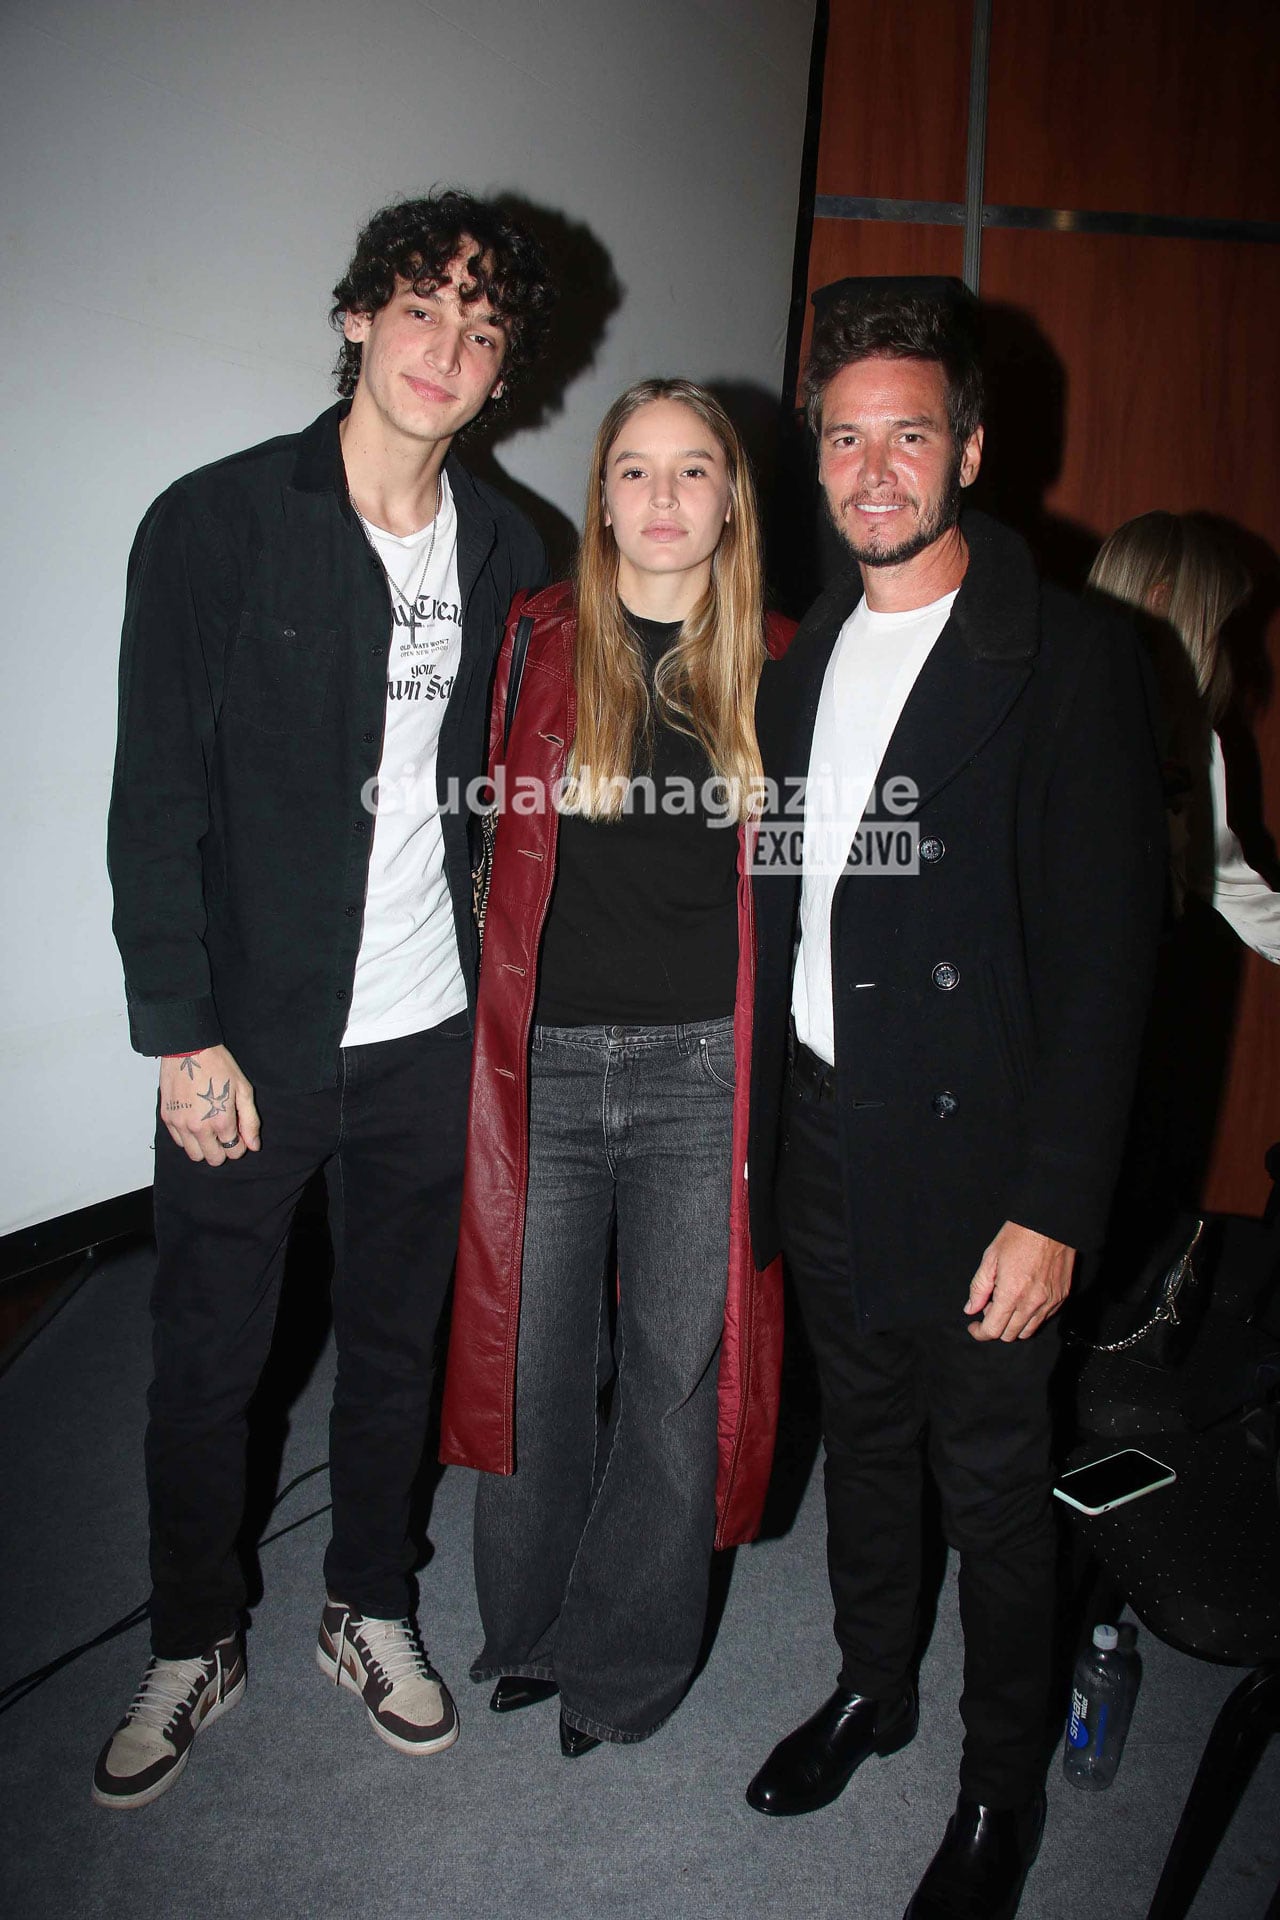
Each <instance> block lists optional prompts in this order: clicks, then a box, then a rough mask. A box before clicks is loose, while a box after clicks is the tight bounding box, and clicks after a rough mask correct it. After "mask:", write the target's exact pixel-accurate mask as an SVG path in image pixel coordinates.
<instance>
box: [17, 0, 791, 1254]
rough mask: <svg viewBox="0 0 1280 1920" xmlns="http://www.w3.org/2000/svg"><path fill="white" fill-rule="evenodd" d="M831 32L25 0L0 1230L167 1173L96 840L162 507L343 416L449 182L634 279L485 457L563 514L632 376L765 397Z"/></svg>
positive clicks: (787, 17)
mask: <svg viewBox="0 0 1280 1920" xmlns="http://www.w3.org/2000/svg"><path fill="white" fill-rule="evenodd" d="M812 22H813V0H465V4H463V0H438V3H437V4H435V5H430V6H428V5H424V4H420V3H419V4H413V0H361V4H359V5H352V4H339V0H220V3H219V4H214V3H213V0H61V3H60V0H41V3H40V4H38V5H37V4H31V5H27V6H22V5H21V4H18V0H10V4H9V5H8V6H7V7H6V8H5V9H4V14H3V22H2V24H0V75H2V76H3V78H2V79H0V176H2V177H3V179H4V182H5V190H6V191H5V197H6V213H5V218H4V221H3V224H2V225H0V263H2V264H0V272H2V275H3V279H2V282H0V284H2V286H3V294H4V312H5V316H6V319H7V322H8V325H7V329H6V332H7V343H6V348H5V352H4V354H3V355H2V356H0V420H2V421H3V431H4V440H5V443H6V451H7V454H8V456H9V458H8V461H7V482H6V492H5V505H4V511H3V514H0V581H2V582H3V587H2V589H0V660H2V664H3V672H2V677H0V687H2V688H3V695H4V698H3V705H2V707H0V820H2V821H3V836H2V838H3V845H2V847H0V912H2V915H3V921H2V930H0V989H2V998H0V1115H2V1119H0V1234H2V1233H6V1232H11V1231H14V1230H16V1229H18V1228H21V1227H25V1226H29V1225H32V1224H33V1223H35V1222H38V1221H41V1220H46V1219H51V1218H54V1217H56V1216H57V1215H59V1214H62V1213H64V1212H67V1211H69V1210H71V1209H72V1208H75V1207H81V1206H87V1205H90V1204H91V1203H93V1202H95V1201H98V1200H103V1199H107V1198H110V1197H111V1196H113V1195H115V1194H118V1193H124V1192H128V1191H129V1190H131V1189H132V1188H135V1187H139V1186H145V1185H146V1184H148V1182H149V1181H150V1178H151V1149H150V1139H151V1131H152V1124H153V1120H152V1116H153V1111H154V1106H153V1103H154V1096H155V1066H154V1063H153V1062H150V1061H146V1060H142V1059H140V1058H139V1057H138V1056H137V1055H135V1054H133V1053H131V1051H130V1048H129V1043H128V1038H127V1032H126V1026H125V1017H124V992H123V986H122V982H121V977H120V965H119V960H118V957H117V955H116V950H115V947H114V944H113V942H112V939H111V932H110V925H109V921H110V897H109V891H108V887H107V881H106V874H105V870H104V865H103V850H102V849H103V822H104V817H105V811H106V802H107V792H108V786H109V781H110V771H111V756H112V748H113V738H114V729H115V664H116V647H117V638H118V632H119V620H120V609H121V602H122V597H123V582H124V565H125V558H126V555H127V553H128V549H129V544H130V541H131V538H132V535H133V530H134V528H135V526H136V524H137V522H138V520H139V519H140V517H141V515H142V513H143V511H144V509H145V507H146V506H147V504H148V502H149V501H150V500H151V499H152V498H153V497H154V495H155V494H156V493H158V492H159V491H160V489H161V488H162V487H164V486H165V485H166V484H167V483H168V482H169V481H170V480H171V479H173V478H175V477H176V476H177V475H178V474H180V473H182V472H185V471H186V470H187V469H189V468H191V467H194V466H198V465H200V464H202V463H203V462H205V461H207V460H210V459H214V458H216V457H217V456H218V455H220V454H222V453H226V452H230V451H231V450H232V449H234V448H236V447H238V446H246V445H250V444H252V443H253V442H254V441H257V440H261V439H265V438H266V437H267V436H268V435H270V434H273V433H279V432H284V431H289V430H292V429H294V428H296V427H299V426H301V425H303V424H304V423H305V422H306V421H307V420H309V419H310V418H312V417H313V415H314V414H316V413H318V412H319V411H320V409H321V408H322V407H323V406H325V405H326V404H327V403H328V401H329V400H330V399H331V397H332V395H331V391H330V387H329V377H328V371H329V368H330V366H331V364H332V359H333V354H334V340H333V337H332V335H331V334H330V333H329V330H328V327H327V325H326V320H325V314H326V309H327V296H328V290H329V288H330V287H331V286H332V285H333V283H334V281H335V280H336V279H337V278H338V276H339V274H340V272H341V271H342V269H343V267H344V265H345V263H346V257H347V253H348V250H349V247H350V244H351V241H352V240H353V238H354V235H355V232H356V230H357V228H358V226H359V224H360V222H361V221H362V219H363V218H364V216H365V215H366V214H367V213H368V212H369V211H371V210H372V208H374V207H375V206H378V205H380V204H381V203H382V202H383V201H385V200H387V199H390V198H392V197H393V196H395V195H397V194H400V193H411V192H421V191H423V190H424V189H425V188H426V187H428V186H430V185H431V184H433V183H436V182H440V183H445V182H449V183H454V184H458V185H462V186H465V187H468V188H470V189H471V190H473V191H480V192H486V191H502V190H507V191H515V192H519V193H521V194H523V195H524V196H526V197H527V198H528V199H530V200H532V201H534V202H538V203H541V204H544V205H547V206H550V207H554V208H557V209H559V210H560V211H562V212H563V214H564V215H565V216H566V217H567V218H568V219H570V220H572V221H574V222H580V223H583V224H585V226H587V227H588V228H589V229H590V230H591V231H592V232H593V233H594V234H595V236H596V238H597V239H598V240H599V241H600V242H601V243H602V245H603V246H604V247H605V248H606V249H607V251H608V253H609V254H610V255H611V257H612V260H613V265H614V271H615V272H616V274H617V277H618V279H619V281H620V282H621V283H622V288H623V298H622V302H621V304H620V306H619V307H618V308H617V310H616V312H615V314H614V316H613V318H612V320H611V322H610V324H609V328H608V332H607V335H606V337H605V339H604V341H603V344H602V346H601V347H600V350H599V352H598V354H597V357H596V360H595V363H594V365H592V366H591V367H590V368H589V370H587V371H586V372H584V373H582V374H581V375H580V376H579V377H578V378H577V379H576V380H575V382H574V383H573V385H572V386H571V388H570V390H569V392H568V393H567V395H566V398H565V404H564V408H563V411H562V412H561V413H560V414H559V415H558V416H557V417H556V418H554V419H553V420H551V421H550V422H549V423H547V424H545V425H544V426H543V427H542V428H541V429H540V430H538V431H534V432H526V433H522V434H519V435H518V436H516V437H515V438H514V439H508V440H506V441H505V442H503V443H502V444H501V445H500V446H499V447H498V449H497V458H498V460H499V461H500V463H501V464H502V465H503V466H504V467H505V468H506V469H507V470H508V471H509V472H510V473H511V475H512V476H513V477H515V478H517V479H518V480H520V481H522V482H524V484H525V485H527V486H528V487H531V488H533V489H535V490H536V491H537V492H538V493H540V494H541V495H543V496H544V497H545V498H546V499H548V500H550V501H551V502H553V503H554V504H556V505H557V506H559V507H560V508H561V509H562V510H563V511H564V512H565V513H567V514H569V515H570V516H571V517H572V518H573V519H574V520H575V521H576V520H577V518H578V510H579V495H580V491H581V484H582V476H583V468H584V462H585V458H586V454H587V451H588V448H589V444H590V440H591V436H592V434H593V432H594V430H595V426H596V423H597V421H598V419H599V417H600V415H601V413H602V412H603V410H604V408H605V406H606V405H607V404H608V402H609V400H610V399H612V397H613V395H614V394H615V393H616V392H617V391H618V390H619V389H620V388H621V387H623V386H625V385H627V384H628V383H629V382H630V381H631V380H633V379H636V378H638V377H640V376H641V375H643V374H646V373H651V372H658V371H664V372H679V373H685V374H689V375H691V376H693V377H694V378H698V379H706V380H714V381H724V380H731V381H742V382H751V383H755V384H757V385H758V386H760V387H762V388H765V389H768V390H769V391H770V392H775V393H776V391H777V389H778V386H779V382H780V376H781V366H782V353H783V345H784V336H785V329H786V319H787V300H788V292H789V280H790V270H791V253H792V244H793V239H794V228H795V212H796V195H797V187H798V179H799V164H800V148H801V140H802V137H803V131H804V110H805V89H806V83H807V74H808V54H809V39H810V34H811V30H812ZM573 300H574V295H573V291H572V289H569V290H567V301H568V303H569V304H572V303H573Z"/></svg>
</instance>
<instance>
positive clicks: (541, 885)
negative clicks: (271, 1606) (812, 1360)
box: [440, 585, 794, 1547]
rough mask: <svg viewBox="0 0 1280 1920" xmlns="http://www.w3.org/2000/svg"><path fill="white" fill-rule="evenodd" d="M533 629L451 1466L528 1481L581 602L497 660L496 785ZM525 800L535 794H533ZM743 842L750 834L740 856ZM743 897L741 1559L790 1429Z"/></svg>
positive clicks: (481, 1081) (482, 1050)
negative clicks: (523, 1412) (752, 1196)
mask: <svg viewBox="0 0 1280 1920" xmlns="http://www.w3.org/2000/svg"><path fill="white" fill-rule="evenodd" d="M525 613H528V614H532V615H533V616H534V627H533V631H532V634H531V636H530V640H529V651H528V656H527V659H526V662H525V669H524V677H523V679H522V681H521V683H520V687H519V692H518V699H517V704H516V711H515V717H514V721H513V724H512V728H511V739H510V742H509V746H508V751H507V756H506V783H507V786H506V810H505V811H504V812H503V814H502V817H501V820H500V822H499V826H498V834H497V841H496V846H495V849H494V861H493V878H492V884H491V887H490V893H489V904H488V910H487V915H486V920H485V938H484V957H483V962H482V965H481V971H480V988H479V996H478V999H477V1004H476V1044H475V1057H474V1061H473V1065H472V1070H471V1113H470V1122H469V1132H468V1140H467V1166H466V1174H465V1178H464V1182H463V1191H462V1226H461V1234H460V1238H459V1243H458V1262H457V1274H456V1279H455V1283H454V1300H453V1321H452V1329H451V1333H450V1338H449V1365H448V1372H447V1375H446V1379H445V1393H444V1411H443V1416H442V1421H441V1440H440V1457H441V1459H442V1460H445V1461H447V1462H449V1463H451V1464H454V1465H458V1466H468V1467H480V1468H483V1469H485V1470H486V1471H487V1472H490V1473H511V1472H512V1471H513V1469H514V1465H515V1461H514V1425H515V1404H514V1402H515V1369H516V1334H517V1328H518V1323H519V1315H520V1269H521V1260H522V1255H523V1248H524V1216H525V1188H526V1182H527V1179H528V1163H529V1152H528V1148H529V1029H530V1026H531V1024H532V1020H533V1003H534V994H535V990H536V985H537V971H538V951H539V947H540V945H541V941H542V929H543V926H544V924H545V922H546V916H547V906H548V903H549V901H550V898H551V887H552V882H553V880H554V877H555V862H556V840H557V830H558V826H559V816H558V814H557V813H556V811H555V809H554V807H552V806H551V805H550V804H547V803H546V796H547V795H548V794H549V793H550V792H551V791H552V790H553V789H555V788H556V786H557V783H558V782H559V780H560V779H561V777H562V775H563V773H564V769H565V760H566V755H567V744H566V743H569V742H571V741H572V740H573V736H574V728H575V723H576V722H575V706H574V702H575V690H574V680H573V656H574V635H575V621H574V610H573V595H572V591H571V589H570V588H569V587H567V586H563V585H561V586H555V587H548V588H547V589H546V590H545V591H544V592H542V593H539V594H536V595H535V596H534V597H533V598H532V599H529V600H526V599H525V598H524V596H523V595H521V596H520V597H518V598H517V600H516V602H515V604H514V605H513V607H512V609H511V613H510V615H509V617H508V621H507V631H506V636H505V639H504V641H503V646H502V652H501V655H500V656H499V660H498V671H497V680H496V684H495V689H494V699H493V717H492V720H491V723H490V736H489V761H490V769H491V770H493V769H494V768H496V766H497V764H498V763H499V762H500V761H501V758H502V724H503V716H504V714H505V712H506V704H507V683H508V677H509V673H510V666H511V653H512V644H513V639H514V635H515V629H516V622H517V620H518V619H519V617H520V616H521V614H525ZM793 631H794V627H793V625H792V623H791V622H790V621H786V620H782V619H780V618H778V617H776V616H774V615H771V616H770V618H769V625H768V634H767V641H768V648H769V652H770V653H771V654H772V655H774V656H775V657H777V656H778V655H780V654H782V653H784V652H785V651H786V648H787V645H788V644H789V642H790V639H791V635H792V633H793ZM530 778H532V779H533V780H534V781H536V782H537V783H538V786H539V787H540V788H541V789H542V798H543V802H544V804H543V805H542V806H541V807H540V809H539V810H538V811H536V812H535V811H530V812H527V813H522V812H520V811H518V810H513V808H512V801H513V799H514V800H515V801H516V803H517V807H518V804H519V801H518V792H517V787H516V783H517V781H523V782H525V783H527V782H528V781H529V780H530ZM523 790H524V791H526V792H528V791H531V790H532V789H530V788H529V787H528V786H527V784H526V785H525V786H524V788H523ZM741 846H742V833H741V831H740V832H739V848H740V849H741ZM742 864H743V861H742V854H741V851H740V852H739V882H738V984H737V996H736V1001H735V1005H734V1053H735V1061H736V1076H735V1083H736V1087H737V1091H736V1093H735V1095H734V1102H733V1160H734V1182H733V1193H732V1196H731V1201H730V1209H729V1273H728V1285H727V1289H726V1294H725V1312H724V1339H723V1343H722V1345H721V1350H720V1378H719V1398H720V1414H719V1470H718V1474H717V1484H716V1545H717V1546H718V1547H729V1546H737V1545H739V1544H741V1543H743V1542H745V1541H747V1540H751V1539H753V1538H754V1537H755V1535H756V1533H757V1532H758V1530H759V1526H760V1514H761V1509H762V1507H763V1505H764V1497H765V1491H766V1488H767V1486H768V1481H769V1471H770V1467H771V1465H772V1462H773V1443H774V1434H775V1431H776V1427H777V1416H778V1391H779V1377H780V1373H781V1365H782V1274H781V1264H780V1262H778V1261H774V1262H773V1263H772V1264H771V1265H770V1266H768V1267H766V1268H765V1269H764V1271H763V1272H758V1271H757V1270H756V1267H755V1264H754V1261H753V1259H752V1255H751V1239H750V1229H749V1225H748V1216H747V1099H748V1090H749V1088H750V1084H751V1011H752V1002H753V997H754V991H755V917H754V910H753V904H752V897H751V886H750V882H749V880H748V879H747V877H746V876H745V875H744V874H743V873H742V872H741V868H742Z"/></svg>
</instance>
